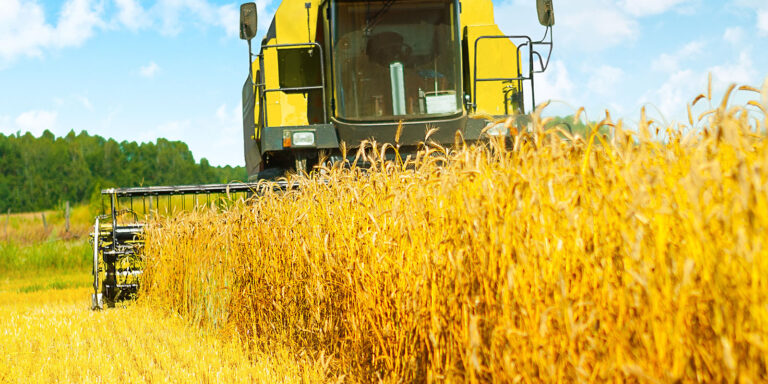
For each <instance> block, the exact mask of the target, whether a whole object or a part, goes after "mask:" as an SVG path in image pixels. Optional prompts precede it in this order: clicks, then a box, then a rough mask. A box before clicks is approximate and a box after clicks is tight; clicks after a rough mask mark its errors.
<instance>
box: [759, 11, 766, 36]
mask: <svg viewBox="0 0 768 384" xmlns="http://www.w3.org/2000/svg"><path fill="white" fill-rule="evenodd" d="M757 29H758V30H759V31H760V34H761V35H764V36H765V35H768V7H767V8H765V9H762V10H760V11H758V12H757Z"/></svg>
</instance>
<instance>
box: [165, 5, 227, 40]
mask: <svg viewBox="0 0 768 384" xmlns="http://www.w3.org/2000/svg"><path fill="white" fill-rule="evenodd" d="M152 12H153V13H154V15H155V16H156V17H157V18H158V19H159V21H160V31H161V32H162V33H163V34H166V35H172V36H173V35H177V34H179V33H180V32H181V31H182V30H183V25H184V22H190V21H191V22H192V23H197V24H202V25H210V26H214V27H221V28H223V29H224V31H225V32H226V33H227V35H229V36H232V37H235V36H237V35H238V29H239V18H240V14H239V10H238V8H237V7H236V6H235V5H234V4H226V5H222V6H216V5H214V4H211V3H209V2H208V1H206V0H158V1H157V3H155V5H154V7H152ZM180 20H184V22H182V21H180Z"/></svg>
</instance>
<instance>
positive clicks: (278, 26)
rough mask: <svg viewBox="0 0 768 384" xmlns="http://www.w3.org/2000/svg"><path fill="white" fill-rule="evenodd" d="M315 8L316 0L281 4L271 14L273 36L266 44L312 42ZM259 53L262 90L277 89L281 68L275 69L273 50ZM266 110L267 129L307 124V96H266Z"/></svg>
mask: <svg viewBox="0 0 768 384" xmlns="http://www.w3.org/2000/svg"><path fill="white" fill-rule="evenodd" d="M306 3H310V7H309V10H307V8H306V7H305V4H306ZM319 8H320V0H310V1H306V0H283V2H282V3H281V4H280V6H279V7H278V9H277V11H276V12H275V20H274V22H275V32H276V36H275V38H274V39H271V40H270V41H268V42H267V43H268V44H270V45H271V44H300V43H306V42H313V41H315V34H316V32H317V13H318V9H319ZM263 53H264V67H265V68H264V73H265V75H266V76H265V83H266V84H265V85H266V88H267V89H276V88H280V83H279V79H280V73H279V71H280V70H281V68H279V66H278V59H277V49H276V48H268V49H266V50H265V51H264V52H263ZM266 107H267V117H268V119H269V121H268V122H267V124H268V125H269V126H293V125H307V124H309V123H308V120H307V96H306V94H304V93H292V94H286V93H284V92H269V93H267V96H266Z"/></svg>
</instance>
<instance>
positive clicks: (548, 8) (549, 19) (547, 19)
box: [536, 0, 555, 27]
mask: <svg viewBox="0 0 768 384" xmlns="http://www.w3.org/2000/svg"><path fill="white" fill-rule="evenodd" d="M536 11H538V12H539V23H541V25H543V26H545V27H551V26H553V25H555V10H554V8H552V0H536Z"/></svg>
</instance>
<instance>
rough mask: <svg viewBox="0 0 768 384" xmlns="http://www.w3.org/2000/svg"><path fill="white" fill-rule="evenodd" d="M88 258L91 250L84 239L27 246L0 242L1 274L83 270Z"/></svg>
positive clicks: (53, 272)
mask: <svg viewBox="0 0 768 384" xmlns="http://www.w3.org/2000/svg"><path fill="white" fill-rule="evenodd" d="M91 258H92V249H91V245H90V243H89V242H88V239H86V238H81V239H77V240H73V241H44V242H41V243H34V244H29V245H19V244H15V243H5V242H0V274H2V275H3V276H9V277H14V276H15V277H24V276H30V275H39V274H48V273H51V274H53V275H56V274H58V273H61V272H87V271H90V268H91V260H92V259H91Z"/></svg>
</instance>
